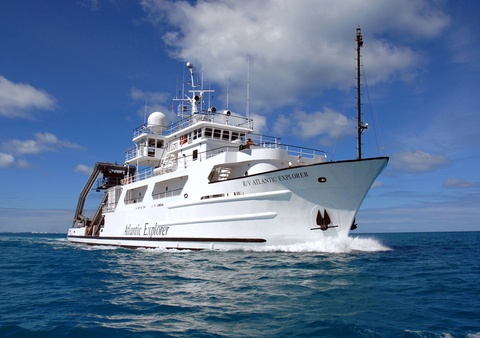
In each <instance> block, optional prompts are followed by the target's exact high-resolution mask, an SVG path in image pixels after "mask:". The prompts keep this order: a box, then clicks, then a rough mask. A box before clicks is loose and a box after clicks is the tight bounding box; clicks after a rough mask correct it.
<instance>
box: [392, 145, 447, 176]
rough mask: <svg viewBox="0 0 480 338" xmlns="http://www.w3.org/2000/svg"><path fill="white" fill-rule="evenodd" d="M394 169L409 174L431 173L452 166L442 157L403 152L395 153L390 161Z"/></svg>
mask: <svg viewBox="0 0 480 338" xmlns="http://www.w3.org/2000/svg"><path fill="white" fill-rule="evenodd" d="M390 163H391V165H392V167H394V168H396V169H399V170H403V171H407V172H411V173H414V172H431V171H435V170H437V169H440V168H444V167H447V166H449V165H450V164H451V162H450V160H449V159H448V158H446V157H445V156H442V155H433V154H429V153H426V152H423V151H420V150H417V151H415V152H407V151H401V152H398V153H395V154H393V155H392V157H391V161H390Z"/></svg>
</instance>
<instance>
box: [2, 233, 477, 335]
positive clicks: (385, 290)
mask: <svg viewBox="0 0 480 338" xmlns="http://www.w3.org/2000/svg"><path fill="white" fill-rule="evenodd" d="M479 243H480V232H470V233H460V232H459V233H403V234H375V235H356V236H353V237H350V238H348V239H346V240H325V241H320V242H315V243H306V244H298V245H291V246H277V247H263V248H258V249H251V248H250V249H244V250H242V249H239V250H231V251H200V252H199V251H176V250H159V249H158V250H152V249H137V250H131V249H123V248H112V247H107V246H105V247H91V246H87V245H80V244H72V243H69V242H68V241H67V240H66V237H65V235H54V234H0V270H1V271H0V337H85V336H88V337H106V336H112V337H115V338H118V337H265V336H268V337H422V338H423V337H425V338H429V337H445V338H449V337H468V338H480V315H479V314H480V286H479V285H480V283H479V281H480V266H479V265H480V263H479V262H480V260H479V257H480V248H479Z"/></svg>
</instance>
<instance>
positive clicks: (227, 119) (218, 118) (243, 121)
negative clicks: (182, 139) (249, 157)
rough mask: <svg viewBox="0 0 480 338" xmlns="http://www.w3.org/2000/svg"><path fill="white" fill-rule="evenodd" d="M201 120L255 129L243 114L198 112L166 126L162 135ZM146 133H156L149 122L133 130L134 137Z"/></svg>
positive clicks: (172, 132)
mask: <svg viewBox="0 0 480 338" xmlns="http://www.w3.org/2000/svg"><path fill="white" fill-rule="evenodd" d="M201 121H206V122H212V123H217V124H221V125H229V126H236V127H244V128H248V129H253V120H252V119H249V118H246V117H243V116H236V115H229V116H227V115H224V114H221V113H207V114H196V115H193V116H190V117H186V118H183V119H181V120H180V121H177V122H175V123H172V125H170V126H166V127H165V128H166V129H165V130H164V131H163V132H162V135H164V136H169V135H172V134H175V133H178V132H179V131H180V130H182V129H184V128H187V127H189V126H191V125H192V124H195V123H197V122H201ZM145 133H146V134H154V133H153V132H152V131H151V130H150V129H148V124H147V123H145V124H143V125H141V126H140V127H137V128H135V129H134V130H133V137H137V136H139V135H141V134H145Z"/></svg>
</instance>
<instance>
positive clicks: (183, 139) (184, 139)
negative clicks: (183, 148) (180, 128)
mask: <svg viewBox="0 0 480 338" xmlns="http://www.w3.org/2000/svg"><path fill="white" fill-rule="evenodd" d="M185 143H187V139H186V138H185V136H182V141H181V144H185Z"/></svg>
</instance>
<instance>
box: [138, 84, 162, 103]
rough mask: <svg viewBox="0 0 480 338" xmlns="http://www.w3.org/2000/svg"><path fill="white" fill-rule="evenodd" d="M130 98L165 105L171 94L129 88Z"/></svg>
mask: <svg viewBox="0 0 480 338" xmlns="http://www.w3.org/2000/svg"><path fill="white" fill-rule="evenodd" d="M130 97H131V98H132V99H133V100H141V101H148V102H151V103H165V102H168V100H170V99H171V94H170V93H161V92H144V91H143V90H141V89H138V88H135V87H132V88H130Z"/></svg>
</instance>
